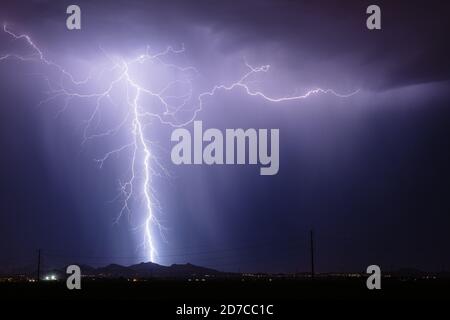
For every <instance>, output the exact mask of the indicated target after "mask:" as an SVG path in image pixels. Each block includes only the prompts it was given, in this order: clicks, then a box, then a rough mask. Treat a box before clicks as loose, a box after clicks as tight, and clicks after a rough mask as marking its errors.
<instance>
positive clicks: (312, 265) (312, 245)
mask: <svg viewBox="0 0 450 320" xmlns="http://www.w3.org/2000/svg"><path fill="white" fill-rule="evenodd" d="M309 236H310V244H311V279H314V237H313V231H312V229H311V230H310V232H309Z"/></svg>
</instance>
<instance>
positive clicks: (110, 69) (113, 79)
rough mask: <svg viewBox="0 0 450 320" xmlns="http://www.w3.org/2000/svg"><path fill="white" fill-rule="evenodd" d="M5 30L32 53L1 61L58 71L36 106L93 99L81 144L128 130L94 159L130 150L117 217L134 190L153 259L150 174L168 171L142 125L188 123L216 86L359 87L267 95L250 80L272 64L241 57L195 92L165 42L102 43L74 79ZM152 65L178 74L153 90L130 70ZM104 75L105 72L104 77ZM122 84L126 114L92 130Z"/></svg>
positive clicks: (154, 203)
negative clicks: (233, 68)
mask: <svg viewBox="0 0 450 320" xmlns="http://www.w3.org/2000/svg"><path fill="white" fill-rule="evenodd" d="M3 31H4V32H5V33H6V34H7V35H9V36H10V37H11V38H12V39H13V40H16V41H20V40H22V41H25V43H26V44H27V45H28V47H29V49H30V51H31V53H30V54H28V55H19V54H14V53H8V54H5V55H2V56H0V61H5V60H11V59H14V60H18V61H22V62H28V61H32V62H39V63H41V64H43V65H45V66H47V67H49V68H52V69H55V70H56V71H57V72H58V73H59V75H60V77H59V81H55V80H52V79H51V78H50V77H49V76H46V75H45V74H44V75H42V76H43V78H44V80H45V81H46V84H47V86H48V88H49V90H48V92H47V94H48V96H47V98H46V99H45V100H42V101H41V102H40V103H39V104H40V105H43V104H47V103H50V102H52V101H56V100H57V99H63V101H64V104H63V105H62V108H61V109H60V111H59V113H60V112H64V111H65V110H66V109H67V108H68V107H69V106H70V105H71V103H72V102H73V100H75V99H88V100H93V101H94V107H93V109H92V112H91V113H90V116H89V117H88V119H87V120H86V121H85V123H84V129H83V141H82V145H84V144H85V143H87V142H89V141H91V140H94V139H98V138H102V137H106V136H115V135H117V134H118V133H119V132H120V131H121V130H123V129H127V131H128V132H129V133H130V136H131V139H130V142H129V143H126V144H124V145H121V146H119V147H117V148H116V149H113V150H111V151H109V152H107V153H106V154H104V155H103V156H102V157H100V158H99V159H96V162H97V163H98V165H99V167H100V168H102V167H103V166H104V164H105V162H106V161H108V160H109V159H110V158H111V157H112V156H116V155H117V156H118V155H119V154H122V153H124V152H129V153H131V163H130V174H129V176H128V178H127V179H126V180H125V181H124V182H119V191H120V193H119V196H118V197H117V198H118V199H120V201H121V202H122V206H121V209H120V212H119V214H118V215H117V217H116V219H115V222H116V223H117V222H119V220H120V219H121V218H122V216H123V215H124V214H127V215H128V216H129V215H131V213H132V211H133V203H134V202H135V198H136V194H137V195H138V197H137V198H139V199H141V200H142V201H143V202H144V207H145V209H144V210H145V221H144V223H143V224H142V226H141V227H142V229H143V230H144V231H143V246H144V248H145V250H146V252H147V253H148V257H149V260H150V261H152V262H155V261H156V259H157V258H158V252H157V250H156V243H155V242H156V241H155V235H154V233H155V229H157V230H158V231H159V232H160V234H161V235H163V231H164V228H163V226H162V224H161V223H160V221H159V220H158V218H157V217H156V214H155V209H160V204H159V202H158V200H157V197H156V193H155V191H154V190H153V188H152V179H153V177H154V176H161V175H163V174H164V175H168V171H167V170H166V169H165V168H164V166H163V165H162V163H161V161H160V160H159V159H158V157H156V156H155V155H154V154H153V152H152V150H153V146H154V142H153V141H151V140H150V139H149V138H148V137H147V135H146V130H145V129H146V127H147V126H148V125H150V124H151V122H152V120H154V119H156V120H157V121H159V122H160V123H161V124H164V125H169V126H171V127H173V128H178V127H183V126H186V125H188V124H190V123H192V122H193V121H194V120H195V119H196V118H197V116H198V113H199V112H200V111H202V109H203V106H204V101H205V99H206V98H207V97H212V96H214V95H215V94H216V93H217V92H218V91H232V90H235V89H241V90H242V91H243V92H244V93H245V94H247V95H249V96H254V97H257V98H260V99H263V100H266V101H269V102H271V103H283V102H287V101H297V100H303V99H307V98H309V97H311V96H314V95H318V94H332V95H334V96H336V97H339V98H347V97H350V96H353V95H355V94H356V93H357V92H358V91H359V90H357V91H354V92H351V93H348V94H340V93H337V92H336V91H334V90H332V89H321V88H316V89H313V90H310V91H307V92H305V93H304V94H302V95H293V96H283V97H271V96H269V95H267V94H265V93H264V92H262V91H258V90H254V89H252V88H251V83H250V82H251V81H250V79H251V78H253V77H254V76H256V75H258V74H261V73H267V72H268V71H269V69H270V66H269V65H264V66H259V67H254V66H251V65H250V64H249V63H247V62H245V65H246V68H247V69H248V71H247V72H246V73H245V74H244V75H242V76H241V77H240V78H239V79H238V80H237V81H235V82H232V83H230V84H218V85H215V86H213V87H212V88H211V89H210V90H208V91H203V92H198V93H194V92H195V90H194V88H195V85H194V80H195V78H196V76H197V75H198V73H199V72H198V71H197V69H196V68H194V67H192V66H179V65H176V64H172V63H168V62H166V58H170V56H171V55H180V54H183V53H184V51H185V48H184V46H183V47H182V48H181V49H174V48H172V47H167V48H166V49H165V50H164V51H161V52H158V53H156V54H151V52H150V48H149V47H147V49H146V50H145V52H144V54H141V55H139V56H137V57H135V58H133V59H131V60H126V59H123V58H120V57H113V56H110V55H109V54H108V53H107V52H106V51H105V50H103V48H101V47H100V50H101V52H102V54H103V55H104V56H105V60H106V61H107V66H104V67H102V68H101V69H100V70H95V72H94V71H91V72H90V73H89V75H88V76H87V77H86V78H85V79H82V80H77V79H76V78H75V77H74V76H73V75H72V74H71V73H70V72H68V71H67V70H66V69H65V68H64V67H62V66H61V65H59V64H57V63H55V62H53V61H51V60H48V59H47V58H46V56H45V55H44V53H43V51H42V50H41V49H40V48H39V47H38V45H37V44H36V43H35V42H33V40H32V39H31V37H30V36H29V35H27V34H16V33H14V32H12V31H11V30H10V29H9V28H8V27H7V25H6V24H4V25H3ZM154 67H158V68H163V69H164V70H166V71H175V72H176V74H177V77H176V79H174V80H173V81H168V82H167V83H164V84H163V85H161V86H160V88H158V89H155V88H153V89H151V88H149V87H147V86H144V85H143V84H141V83H140V81H139V80H138V77H137V76H136V75H135V72H134V71H133V69H134V68H138V69H142V68H148V69H149V71H152V68H154ZM106 74H108V75H109V76H108V77H107V79H106V76H105V75H106ZM95 79H100V80H101V82H102V83H103V84H104V89H102V90H99V91H95V92H88V93H85V90H84V89H83V90H82V89H81V87H82V86H83V85H86V84H89V83H91V82H92V81H94V80H95ZM123 88H125V91H126V97H125V101H126V103H125V104H126V106H127V108H126V115H125V116H124V117H123V119H122V120H121V121H120V122H119V124H118V125H117V126H115V127H113V128H110V129H109V130H106V131H103V132H98V131H96V128H97V126H98V122H99V120H98V119H99V117H100V114H101V109H102V108H103V107H104V106H105V105H106V104H113V103H114V101H113V100H114V99H113V96H114V94H115V93H117V92H120V90H121V89H123ZM173 91H176V93H173ZM179 91H181V92H179ZM145 99H149V100H151V101H152V103H151V104H147V105H145ZM155 106H156V108H153V109H156V111H153V109H152V107H155ZM186 111H189V112H190V113H191V115H190V116H189V117H187V119H180V118H179V116H178V115H179V114H180V113H181V112H184V113H186Z"/></svg>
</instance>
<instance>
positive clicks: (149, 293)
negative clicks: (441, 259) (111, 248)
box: [0, 278, 450, 303]
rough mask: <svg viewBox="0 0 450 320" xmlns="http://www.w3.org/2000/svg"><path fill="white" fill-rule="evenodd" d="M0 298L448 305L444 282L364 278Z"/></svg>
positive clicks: (174, 284)
mask: <svg viewBox="0 0 450 320" xmlns="http://www.w3.org/2000/svg"><path fill="white" fill-rule="evenodd" d="M0 297H1V298H2V299H14V300H16V299H17V300H22V299H25V300H28V299H33V300H35V299H37V300H47V299H51V300H103V299H114V300H130V299H133V300H134V299H138V300H151V301H159V302H170V301H177V302H186V303H195V302H205V303H232V302H238V301H240V302H251V301H254V302H261V303H263V302H281V301H299V300H309V301H314V300H322V299H326V300H360V301H364V300H368V301H375V300H411V299H413V300H416V299H417V300H422V299H428V300H429V299H437V300H442V299H444V300H450V280H449V279H441V280H439V279H429V280H425V279H424V280H397V279H383V280H382V289H381V290H368V289H367V288H366V285H365V279H363V278H356V279H314V280H310V279H303V280H293V279H289V280H285V279H273V280H270V281H269V279H258V280H248V279H246V280H244V281H242V280H241V279H231V280H208V281H187V280H186V281H184V280H147V281H137V282H133V281H127V280H94V281H93V280H84V281H82V289H81V290H68V289H67V288H66V285H65V282H63V281H61V282H45V281H42V282H41V283H27V282H22V283H20V282H19V283H0Z"/></svg>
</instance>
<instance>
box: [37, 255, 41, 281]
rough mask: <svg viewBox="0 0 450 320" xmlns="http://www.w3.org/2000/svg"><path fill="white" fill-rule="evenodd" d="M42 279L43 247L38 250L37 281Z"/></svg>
mask: <svg viewBox="0 0 450 320" xmlns="http://www.w3.org/2000/svg"><path fill="white" fill-rule="evenodd" d="M40 280H41V249H39V250H38V265H37V281H38V282H39V281H40Z"/></svg>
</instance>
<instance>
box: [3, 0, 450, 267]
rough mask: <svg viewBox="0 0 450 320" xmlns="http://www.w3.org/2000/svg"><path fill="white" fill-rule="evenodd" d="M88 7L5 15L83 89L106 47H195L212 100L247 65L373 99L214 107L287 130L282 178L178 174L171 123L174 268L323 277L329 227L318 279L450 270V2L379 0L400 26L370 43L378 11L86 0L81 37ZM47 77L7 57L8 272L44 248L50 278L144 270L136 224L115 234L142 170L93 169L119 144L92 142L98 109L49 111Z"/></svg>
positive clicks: (20, 48) (213, 123)
mask: <svg viewBox="0 0 450 320" xmlns="http://www.w3.org/2000/svg"><path fill="white" fill-rule="evenodd" d="M71 2H72V1H70V2H68V1H44V0H40V1H2V3H1V4H0V19H1V20H2V21H6V22H8V25H10V28H11V29H13V30H15V31H17V32H18V33H21V32H26V33H28V34H30V35H31V36H32V38H33V39H34V40H35V41H36V42H37V43H38V44H39V46H40V47H41V48H43V50H44V53H45V54H46V55H47V56H48V57H49V58H50V59H52V60H54V61H57V63H59V64H61V65H64V66H67V68H68V69H69V70H70V72H73V73H74V74H75V75H78V76H82V75H85V74H86V72H87V70H88V68H86V66H89V65H92V64H94V65H95V64H97V63H99V59H100V58H102V59H104V56H102V54H101V52H100V50H99V45H101V46H102V47H103V48H105V49H106V50H107V51H108V52H110V53H113V54H117V55H121V56H132V55H136V53H137V52H140V50H143V49H145V46H146V45H147V44H151V46H152V48H155V49H156V50H157V49H160V48H164V47H165V46H167V45H173V46H179V45H180V44H181V43H183V44H184V45H185V47H186V51H187V52H186V59H187V60H188V62H189V63H190V64H192V65H195V66H196V67H197V68H198V70H199V71H200V73H201V74H202V78H201V82H202V86H204V87H208V86H210V87H211V86H212V85H214V84H216V83H218V82H230V81H232V80H235V79H236V77H238V76H239V75H240V74H242V71H243V70H244V69H243V68H244V65H243V59H244V57H245V59H246V60H247V61H249V62H250V63H251V64H253V65H262V64H270V65H271V68H272V70H271V72H270V73H269V74H267V75H264V76H263V77H262V79H260V80H261V81H262V84H261V86H262V88H263V89H264V90H266V92H269V94H271V95H275V96H280V95H290V94H292V93H293V92H295V90H297V93H298V92H300V93H301V92H305V91H306V90H308V89H311V88H314V87H325V88H333V89H335V90H336V91H339V92H352V91H354V90H355V89H360V90H361V91H360V92H359V93H358V94H357V95H355V96H352V97H350V98H345V99H342V98H337V97H335V96H332V95H320V96H315V97H313V98H311V99H307V100H302V101H291V102H286V103H282V104H280V103H277V104H273V103H270V102H267V101H264V100H262V99H258V98H255V97H249V96H246V95H245V94H244V93H243V92H242V91H239V90H237V91H233V92H228V93H224V92H221V93H219V94H217V95H216V96H214V97H212V98H208V99H207V101H205V108H204V110H203V111H202V112H201V113H200V114H199V119H201V120H203V122H204V125H205V126H206V127H214V128H239V127H242V128H249V127H252V128H280V172H279V173H278V175H276V176H270V177H263V176H260V175H259V174H258V172H259V171H258V169H257V168H256V167H254V166H226V167H225V166H190V167H189V166H180V167H177V166H175V165H173V164H172V163H171V161H170V148H171V146H172V145H171V143H170V133H171V129H170V128H167V127H164V126H161V125H158V124H156V125H155V127H154V128H152V129H151V130H150V131H151V133H152V134H153V135H154V136H155V137H157V138H158V141H159V142H160V143H161V145H162V147H163V148H162V149H168V150H169V151H160V154H159V156H160V157H161V159H162V161H163V162H164V164H165V165H166V167H167V168H168V170H169V171H170V172H171V176H170V177H163V178H156V179H155V180H154V182H153V186H154V188H155V189H157V193H158V199H159V200H160V202H161V206H162V211H161V212H159V213H158V214H159V215H160V217H161V220H162V222H163V224H164V226H165V227H166V228H167V230H166V231H165V232H164V234H165V237H166V242H164V241H163V240H162V239H160V237H159V239H158V251H159V255H160V259H159V260H158V262H160V263H163V264H171V263H185V262H191V263H195V264H200V265H206V266H211V267H215V268H218V269H226V270H253V271H295V270H306V269H307V268H308V263H309V258H308V231H309V229H311V228H313V229H314V230H315V233H316V243H317V268H318V270H319V271H350V270H357V271H362V270H364V269H365V268H366V266H368V265H369V264H379V265H380V266H381V267H382V269H383V268H384V269H390V268H400V267H416V268H421V269H425V270H440V269H442V268H447V269H448V268H450V255H449V254H448V253H449V252H450V250H449V249H450V248H449V246H450V233H449V232H448V230H449V227H450V183H449V179H450V168H449V162H450V143H449V137H450V109H449V107H450V106H449V102H450V91H449V88H450V87H449V84H450V63H449V62H448V57H449V56H450V46H449V44H448V43H449V42H448V33H449V32H450V20H449V19H448V17H447V15H448V13H449V12H450V5H449V4H446V3H445V2H444V1H395V2H394V1H376V3H377V4H378V5H380V7H381V8H382V28H383V29H382V30H381V31H368V30H367V29H366V27H365V19H366V15H365V9H366V7H367V6H368V5H369V4H372V1H370V2H368V1H345V4H344V2H343V1H275V0H273V1H268V0H264V1H256V0H255V1H239V2H238V1H76V3H77V4H79V5H80V6H81V9H82V19H83V20H82V21H83V22H82V23H83V25H82V30H81V31H74V32H69V31H67V30H66V28H65V8H66V7H67V5H69V4H72V3H71ZM11 50H13V51H14V52H20V53H22V52H26V50H27V48H26V46H24V43H23V42H22V44H20V42H19V43H17V42H12V41H10V39H9V38H8V37H6V35H5V34H1V35H0V55H2V54H3V53H5V52H9V51H11ZM80 66H81V67H80ZM45 71H47V72H48V70H47V69H45V68H44V67H43V66H41V65H39V64H36V63H34V64H33V63H23V62H17V61H1V62H0V101H1V108H0V150H1V153H0V177H1V180H0V252H1V254H0V266H3V267H9V266H17V265H24V264H28V263H33V261H34V259H35V256H36V250H37V248H42V249H43V250H44V252H46V253H47V256H45V259H46V263H47V264H49V265H50V264H53V263H55V264H56V263H68V262H80V263H81V262H82V263H91V264H106V263H110V262H116V263H123V264H130V263H135V262H138V261H141V260H143V258H141V257H142V250H141V249H139V248H138V245H139V241H140V239H141V238H140V237H141V233H140V232H139V230H133V227H134V226H135V224H134V222H136V221H133V219H131V221H128V220H127V219H126V218H124V219H122V220H121V221H120V222H119V223H118V224H113V220H114V218H115V217H116V215H117V212H118V211H119V210H120V204H118V203H117V202H111V201H110V200H111V199H113V198H114V197H115V195H116V191H117V187H118V185H117V180H118V179H120V178H121V175H122V174H123V170H122V169H123V168H124V163H125V162H126V159H127V158H126V157H124V158H120V159H117V160H116V161H115V162H114V161H113V162H112V163H109V164H108V165H106V166H105V167H104V168H102V169H99V168H98V166H97V164H96V163H95V162H94V161H93V159H95V158H98V156H99V154H101V152H104V151H105V150H108V148H110V147H112V146H114V141H113V140H111V139H106V141H98V142H95V143H92V144H88V145H86V146H84V147H81V146H80V145H81V140H82V137H81V133H80V123H82V121H83V119H86V116H87V114H88V113H87V111H86V110H88V109H89V108H90V107H92V103H89V102H85V101H83V102H74V103H73V105H72V106H71V107H70V108H69V110H68V111H67V112H65V113H63V114H62V115H61V116H59V117H55V114H56V113H57V110H58V105H57V103H51V104H49V105H46V106H41V107H36V105H37V103H38V102H39V101H40V100H42V99H43V97H45V94H44V93H43V91H44V90H45V83H44V82H43V81H42V77H40V76H38V75H37V74H41V73H43V72H45ZM111 117H114V116H113V115H112V116H111ZM188 128H190V129H192V126H191V127H188Z"/></svg>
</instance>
